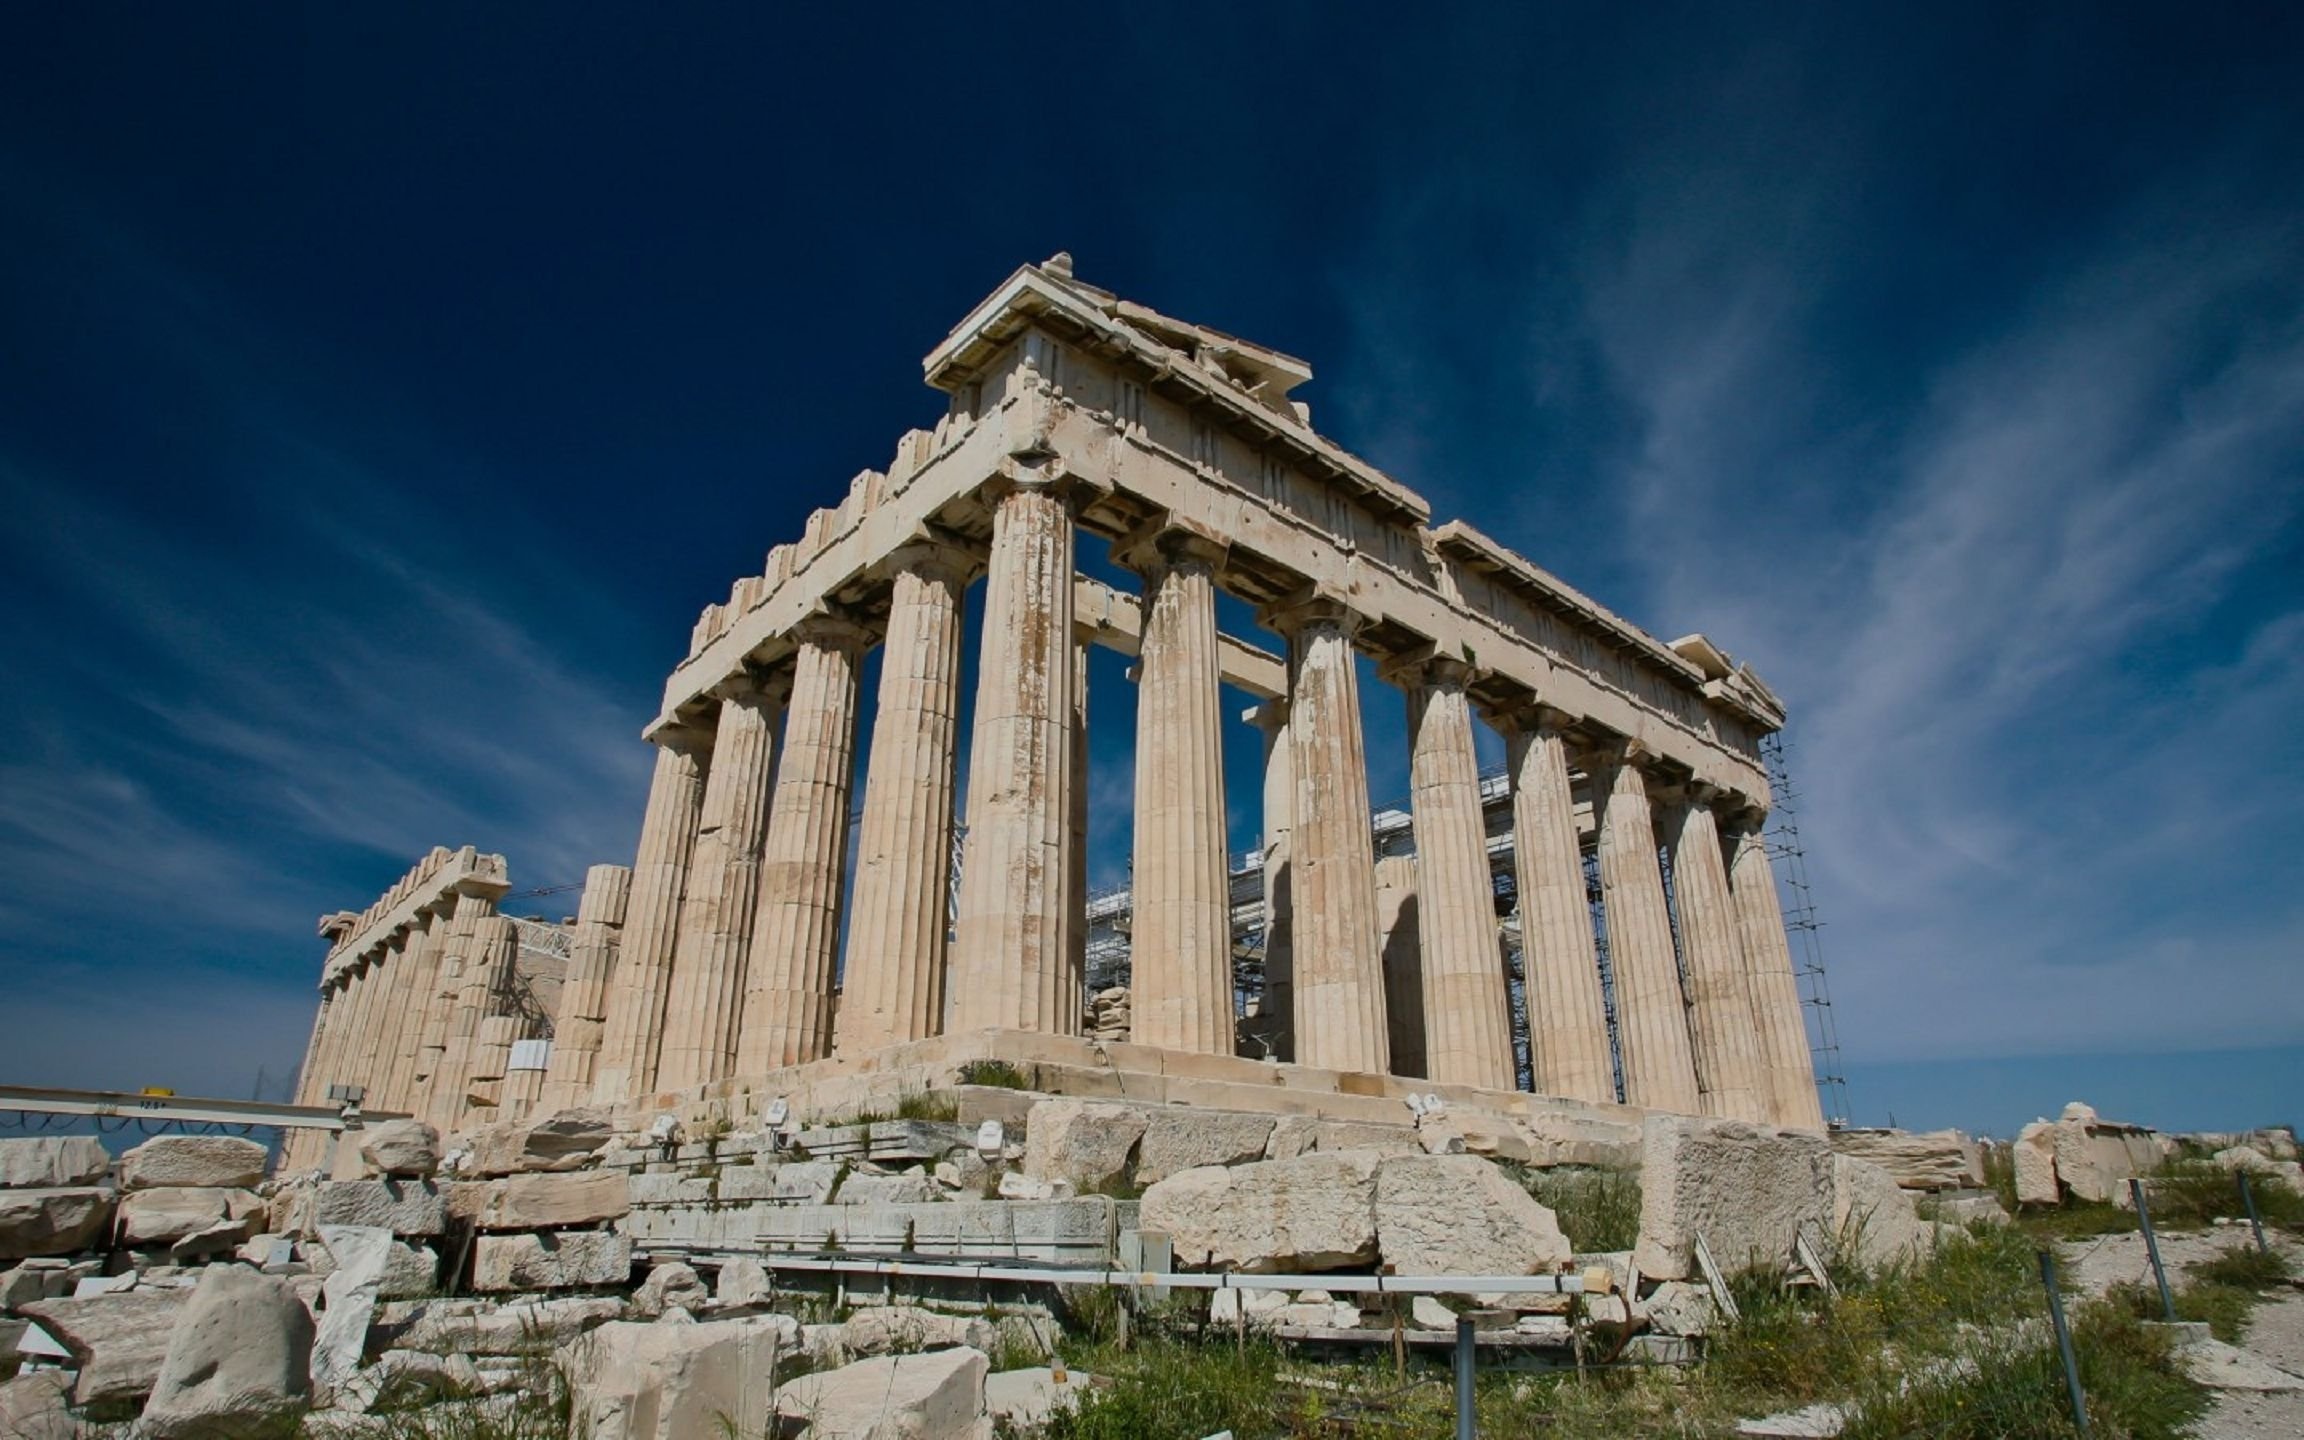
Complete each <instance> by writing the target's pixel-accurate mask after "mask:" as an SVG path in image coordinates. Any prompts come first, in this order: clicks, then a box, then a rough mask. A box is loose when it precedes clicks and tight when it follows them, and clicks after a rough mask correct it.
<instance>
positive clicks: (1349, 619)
mask: <svg viewBox="0 0 2304 1440" xmlns="http://www.w3.org/2000/svg"><path fill="white" fill-rule="evenodd" d="M1256 618H1257V619H1258V620H1259V621H1261V622H1262V623H1263V624H1264V625H1265V626H1267V627H1269V628H1270V629H1273V630H1277V631H1278V632H1280V633H1281V634H1282V635H1286V636H1290V637H1294V636H1295V635H1296V634H1298V633H1299V632H1300V631H1303V630H1307V629H1310V628H1312V627H1313V626H1316V625H1332V626H1334V627H1336V628H1337V629H1339V630H1341V631H1342V632H1343V633H1344V634H1346V635H1347V636H1349V635H1352V634H1355V633H1357V632H1358V630H1359V629H1360V627H1361V626H1362V625H1364V624H1366V623H1367V617H1366V616H1364V615H1362V614H1361V613H1360V612H1359V611H1357V610H1355V609H1353V608H1352V607H1351V606H1350V605H1349V604H1347V603H1345V602H1344V601H1343V600H1342V599H1340V598H1338V597H1336V596H1333V595H1323V594H1321V593H1319V592H1318V591H1312V590H1307V591H1305V592H1304V593H1302V594H1300V595H1295V596H1291V597H1289V598H1288V599H1285V600H1277V601H1274V602H1273V603H1272V604H1270V605H1267V606H1265V607H1263V609H1261V610H1259V611H1258V612H1257V616H1256Z"/></svg>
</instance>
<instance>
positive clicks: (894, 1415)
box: [776, 1346, 991, 1440]
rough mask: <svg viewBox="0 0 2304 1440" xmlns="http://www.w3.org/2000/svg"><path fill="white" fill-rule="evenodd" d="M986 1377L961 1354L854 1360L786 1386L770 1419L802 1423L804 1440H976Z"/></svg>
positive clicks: (981, 1361) (977, 1360) (985, 1365)
mask: <svg viewBox="0 0 2304 1440" xmlns="http://www.w3.org/2000/svg"><path fill="white" fill-rule="evenodd" d="M990 1369H991V1362H990V1361H989V1360H987V1359H986V1358H985V1356H984V1352H982V1351H981V1350H972V1349H969V1348H967V1347H965V1346H963V1347H961V1348H959V1349H955V1350H938V1351H935V1352H934V1353H932V1354H927V1355H892V1356H888V1357H886V1358H884V1359H878V1360H859V1361H857V1362H856V1363H855V1364H853V1365H844V1366H842V1367H841V1368H839V1369H837V1370H827V1371H820V1372H818V1373H817V1374H814V1375H803V1376H801V1377H800V1378H799V1379H797V1380H795V1381H793V1382H792V1383H791V1384H789V1385H786V1386H785V1387H784V1389H783V1392H782V1393H781V1394H779V1395H778V1396H777V1397H776V1413H777V1414H778V1415H779V1416H783V1417H786V1418H789V1419H792V1420H796V1421H800V1422H803V1423H805V1424H806V1425H807V1426H808V1427H809V1428H808V1431H807V1433H808V1435H809V1437H810V1440H895V1437H899V1436H900V1437H903V1440H977V1437H979V1436H980V1435H981V1434H982V1433H983V1428H984V1427H983V1419H984V1377H985V1374H986V1372H988V1371H989V1370H990Z"/></svg>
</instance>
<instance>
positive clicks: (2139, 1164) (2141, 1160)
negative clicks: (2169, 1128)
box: [2055, 1100, 2164, 1205]
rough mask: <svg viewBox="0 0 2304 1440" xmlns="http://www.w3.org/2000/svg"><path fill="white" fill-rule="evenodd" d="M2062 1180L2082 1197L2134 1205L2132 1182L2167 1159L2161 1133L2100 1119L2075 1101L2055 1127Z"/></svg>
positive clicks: (2077, 1197) (2057, 1173) (2057, 1172)
mask: <svg viewBox="0 0 2304 1440" xmlns="http://www.w3.org/2000/svg"><path fill="white" fill-rule="evenodd" d="M2055 1147H2056V1179H2057V1181H2058V1182H2059V1183H2061V1184H2062V1185H2063V1187H2064V1188H2065V1189H2066V1190H2069V1191H2070V1192H2072V1196H2073V1198H2074V1199H2076V1200H2092V1201H2099V1202H2102V1201H2110V1202H2112V1203H2114V1204H2120V1205H2125V1204H2127V1203H2128V1181H2129V1179H2130V1178H2131V1177H2133V1176H2137V1175H2144V1174H2148V1173H2150V1172H2151V1171H2152V1170H2153V1169H2154V1168H2155V1167H2156V1166H2158V1165H2159V1163H2160V1161H2161V1160H2162V1159H2163V1158H2164V1153H2163V1150H2162V1147H2161V1144H2160V1137H2159V1136H2157V1135H2156V1134H2154V1133H2153V1132H2152V1131H2150V1130H2147V1129H2145V1128H2144V1127H2143V1126H2140V1125H2122V1124H2118V1123H2116V1122H2113V1121H2108V1120H2105V1119H2102V1118H2101V1117H2099V1116H2098V1115H2097V1114H2096V1112H2095V1111H2094V1110H2092V1109H2090V1108H2089V1107H2088V1106H2086V1105H2083V1104H2081V1103H2080V1102H2079V1101H2077V1100H2075V1101H2073V1102H2072V1103H2071V1104H2069V1105H2067V1106H2065V1107H2064V1114H2063V1116H2062V1118H2060V1119H2059V1120H2058V1121H2057V1122H2056V1126H2055Z"/></svg>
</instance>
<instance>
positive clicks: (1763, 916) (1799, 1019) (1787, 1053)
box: [1725, 809, 1824, 1130]
mask: <svg viewBox="0 0 2304 1440" xmlns="http://www.w3.org/2000/svg"><path fill="white" fill-rule="evenodd" d="M1766 821H1767V814H1766V812H1765V811H1761V810H1756V809H1755V810H1747V811H1745V812H1744V813H1743V814H1741V815H1739V816H1738V817H1737V819H1736V823H1735V824H1734V825H1732V826H1730V827H1729V830H1728V834H1727V836H1726V837H1725V843H1726V846H1727V850H1728V889H1729V894H1730V896H1731V897H1732V899H1733V900H1734V902H1735V905H1736V919H1737V928H1738V931H1739V933H1740V935H1741V937H1742V939H1743V942H1744V963H1745V967H1746V980H1747V983H1748V985H1749V988H1750V993H1751V996H1752V1018H1753V1022H1754V1027H1753V1028H1754V1031H1755V1033H1756V1034H1757V1035H1758V1037H1759V1040H1760V1059H1761V1065H1762V1069H1763V1071H1764V1073H1765V1074H1766V1076H1767V1080H1768V1100H1769V1111H1770V1116H1771V1118H1772V1119H1773V1121H1774V1122H1775V1123H1776V1124H1778V1125H1789V1126H1793V1127H1796V1128H1798V1129H1802V1130H1821V1129H1823V1128H1824V1106H1823V1102H1822V1101H1821V1100H1820V1099H1818V1098H1817V1094H1816V1065H1815V1060H1814V1057H1812V1056H1811V1055H1810V1054H1809V1051H1808V1022H1807V1019H1806V1013H1805V1012H1804V1011H1803V1010H1802V1008H1801V1005H1800V981H1799V979H1798V977H1796V976H1795V975H1794V974H1793V973H1792V947H1791V945H1790V944H1789V942H1788V941H1787V938H1786V936H1785V934H1784V909H1783V905H1782V903H1781V902H1780V901H1779V900H1778V899H1777V896H1776V874H1775V871H1774V870H1773V869H1772V868H1771V867H1770V866H1769V864H1768V846H1767V842H1766V841H1765V840H1764V839H1763V838H1762V833H1761V832H1762V829H1763V827H1764V826H1765V824H1766Z"/></svg>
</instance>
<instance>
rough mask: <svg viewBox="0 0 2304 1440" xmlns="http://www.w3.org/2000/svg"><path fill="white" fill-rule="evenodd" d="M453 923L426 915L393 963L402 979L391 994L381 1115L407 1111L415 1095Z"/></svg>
mask: <svg viewBox="0 0 2304 1440" xmlns="http://www.w3.org/2000/svg"><path fill="white" fill-rule="evenodd" d="M447 929H448V921H447V920H446V918H445V917H439V918H436V917H434V915H433V914H432V912H431V911H429V910H426V911H424V912H422V913H420V914H419V915H417V917H416V918H415V920H414V922H412V923H411V924H410V925H409V927H408V929H407V931H406V933H405V938H404V939H403V941H402V944H401V947H400V954H399V955H398V956H397V957H396V958H395V959H394V961H393V963H394V964H395V965H398V966H399V967H401V975H400V979H399V980H398V981H397V982H396V983H395V984H394V985H393V986H392V989H391V991H390V996H391V1001H390V1003H391V1006H392V1010H393V1019H392V1033H391V1043H390V1045H389V1047H388V1051H389V1053H388V1057H387V1061H386V1063H385V1065H384V1078H383V1084H382V1086H381V1089H382V1092H383V1093H382V1095H381V1096H379V1097H378V1098H377V1099H376V1100H375V1101H374V1102H373V1108H375V1109H378V1110H406V1109H407V1108H408V1106H409V1102H410V1100H411V1098H412V1096H413V1093H414V1087H415V1083H416V1062H417V1060H418V1058H419V1057H418V1052H419V1051H420V1050H421V1049H422V1048H423V1045H424V1012H425V1002H426V1000H427V999H429V997H430V995H431V993H432V990H433V988H434V987H435V986H436V985H437V984H438V983H439V978H440V952H441V950H442V949H443V945H442V942H443V941H444V940H445V939H446V938H447Z"/></svg>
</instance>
